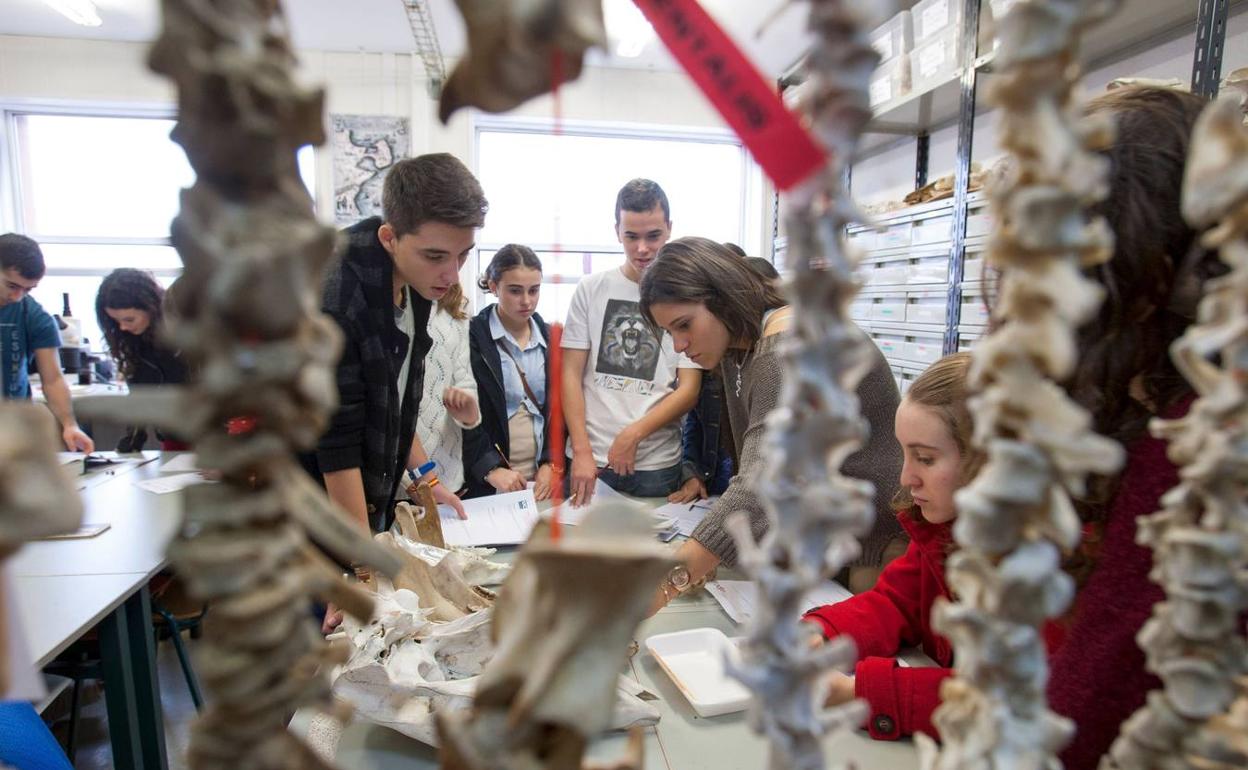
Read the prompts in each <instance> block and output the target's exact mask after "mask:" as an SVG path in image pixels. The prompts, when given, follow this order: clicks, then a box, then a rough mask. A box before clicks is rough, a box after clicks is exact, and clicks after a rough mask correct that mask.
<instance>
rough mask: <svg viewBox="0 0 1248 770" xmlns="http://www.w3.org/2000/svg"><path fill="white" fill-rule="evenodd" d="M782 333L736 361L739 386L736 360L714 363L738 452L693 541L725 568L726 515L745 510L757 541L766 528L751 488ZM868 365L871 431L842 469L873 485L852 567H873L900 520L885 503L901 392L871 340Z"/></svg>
mask: <svg viewBox="0 0 1248 770" xmlns="http://www.w3.org/2000/svg"><path fill="white" fill-rule="evenodd" d="M787 337H788V335H787V334H784V333H781V334H773V335H771V336H769V337H764V338H763V339H762V340H761V341H759V343H758V344H757V345H756V346H755V348H754V352H753V354H751V355H750V356H749V357H748V358H747V359H746V360H745V362H744V363H742V365H741V392H740V395H738V394H737V392H736V383H737V364H736V361H735V360H733V359H731V358H730V357H725V358H724V360H723V362H722V363H721V364H720V376H722V377H723V380H724V398H725V400H726V402H727V404H728V418H729V422H730V423H731V425H730V427H731V432H732V442H733V446H734V448H735V450H736V455H737V458H738V461H737V466H736V467H737V474H736V475H735V476H733V477H732V481H730V482H729V484H728V489H727V490H726V491H725V492H724V494H723V495H722V496H721V497H720V498H719V500H718V502H716V503H715V506H714V507H713V508H712V509H711V510H710V511H709V512H708V513H707V514H706V518H704V519H703V520H702V523H701V524H699V525H698V527H697V528H696V529H695V530H694V531H693V539H694V540H696V541H697V542H699V543H701V544H702V545H703V546H705V547H706V548H707V549H708V550H709V551H711V553H714V554H715V555H716V556H718V557H719V558H720V560H721V561H722V562H723V563H724V564H725V565H727V566H729V567H732V566H735V565H736V563H737V544H736V541H734V540H733V539H732V535H731V534H729V533H728V531H727V530H726V529H725V528H724V520H725V519H726V518H727V517H728V515H729V514H730V513H732V512H734V511H745V512H746V513H748V514H749V517H750V530H751V531H752V532H753V533H754V539H755V541H757V540H758V538H760V537H762V535H763V533H764V532H765V531H766V530H767V515H766V513H765V512H764V511H763V507H762V504H761V503H760V502H759V500H758V498H757V497H756V496H755V494H754V490H753V489H752V488H751V487H750V485H751V483H752V482H753V480H754V479H755V478H757V477H758V474H759V473H760V472H761V471H762V463H763V457H762V447H763V434H764V433H766V431H767V426H766V419H767V415H768V414H769V413H771V411H772V410H773V409H775V408H776V403H777V401H779V399H780V383H781V381H782V378H783V369H782V367H781V362H780V358H779V356H778V355H777V349H778V348H779V346H780V343H781V340H782V339H784V338H787ZM871 353H872V356H873V364H872V366H871V371H870V372H869V373H868V374H867V376H866V377H864V378H863V379H862V382H861V383H860V384H859V385H858V400H859V402H860V404H861V410H862V415H863V416H864V417H865V418H866V419H867V422H868V424H869V428H870V437H869V438H868V440H867V444H866V446H864V447H863V448H862V449H860V450H859V451H858V452H856V453H854V454H853V455H850V457H849V459H847V460H846V461H845V464H844V465H843V466H842V468H841V471H842V472H843V473H844V474H845V475H846V476H852V477H854V478H859V479H864V480H866V481H870V482H871V483H873V484H875V525H874V526H873V527H872V529H871V532H870V533H869V534H868V535H867V536H866V537H865V538H863V540H862V555H861V556H859V557H858V559H857V560H855V561H854V562H853V563H852V565H851V566H857V565H870V566H878V565H879V563H880V559H881V556H882V555H883V551H884V548H885V546H887V545H888V543H889V541H890V540H892V539H893V538H894V537H895V536H897V535H899V534H900V533H901V526H900V525H899V524H898V523H897V517H896V515H895V514H894V513H893V510H892V507H891V506H890V505H889V501H890V500H891V499H892V496H893V492H894V491H895V490H896V489H897V483H898V477H899V475H900V474H901V447H900V446H898V444H897V440H896V438H894V437H893V418H894V415H896V413H897V404H898V402H899V401H900V397H899V396H898V393H897V382H896V381H895V380H894V379H893V375H892V372H891V371H889V368H888V362H887V361H885V360H884V356H883V355H882V354H881V353H880V351H879V349H878V348H876V347H875V346H874V345H872V346H871Z"/></svg>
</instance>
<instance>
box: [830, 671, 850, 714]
mask: <svg viewBox="0 0 1248 770" xmlns="http://www.w3.org/2000/svg"><path fill="white" fill-rule="evenodd" d="M828 677H829V679H828V697H827V699H826V700H825V701H824V705H825V706H828V707H831V706H839V705H841V704H842V703H849V702H850V701H851V700H853V699H854V698H856V697H857V696H856V695H854V678H853V677H852V676H850V675H849V674H842V673H841V672H840V671H829V672H828Z"/></svg>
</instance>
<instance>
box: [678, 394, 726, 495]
mask: <svg viewBox="0 0 1248 770" xmlns="http://www.w3.org/2000/svg"><path fill="white" fill-rule="evenodd" d="M723 404H724V383H723V380H721V379H720V378H719V373H718V372H711V371H708V372H703V373H702V389H701V391H700V392H699V393H698V402H697V404H695V405H694V407H693V410H692V411H690V412H689V414H688V415H686V416H685V422H684V425H683V426H682V428H681V434H682V440H683V445H684V463H683V473H682V476H681V483H684V482H685V481H688V480H689V479H691V478H694V477H695V476H696V477H697V478H700V479H702V483H704V484H706V489H707V493H708V494H712V495H718V494H721V493H722V492H723V491H724V490H725V489H727V488H728V481H729V480H730V479H731V478H732V475H733V473H735V469H734V468H733V464H732V456H731V455H730V454H729V453H728V451H727V450H725V449H723V448H722V447H721V446H720V440H719V436H720V431H721V430H722V429H723V428H725V427H727V426H723V425H720V417H721V415H722V414H723Z"/></svg>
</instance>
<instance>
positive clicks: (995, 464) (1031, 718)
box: [920, 0, 1123, 770]
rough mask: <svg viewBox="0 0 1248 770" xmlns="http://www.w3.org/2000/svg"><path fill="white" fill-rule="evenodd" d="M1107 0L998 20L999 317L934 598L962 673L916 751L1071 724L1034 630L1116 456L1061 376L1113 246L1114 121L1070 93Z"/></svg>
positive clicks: (1000, 748) (997, 742)
mask: <svg viewBox="0 0 1248 770" xmlns="http://www.w3.org/2000/svg"><path fill="white" fill-rule="evenodd" d="M1112 5H1113V3H1104V2H1093V1H1092V0H1019V2H1017V3H1015V4H1014V5H1013V6H1012V7H1011V9H1010V11H1009V12H1008V13H1007V14H1006V15H1005V17H1004V19H1003V20H1002V21H1001V24H1000V27H999V30H998V39H999V41H1000V47H999V49H998V54H997V58H996V65H995V66H996V67H997V69H998V71H999V72H1000V73H1001V74H1000V75H999V76H998V77H999V79H1000V81H999V82H998V83H997V84H996V87H995V88H993V90H992V94H991V96H992V100H993V101H994V102H995V104H996V105H998V106H999V107H1001V113H1002V117H1001V129H1000V132H999V135H1000V136H1001V143H1002V145H1003V147H1004V148H1005V149H1006V150H1008V151H1009V152H1010V154H1011V156H1012V157H1011V160H1012V161H1013V164H1012V166H1011V167H1010V168H1009V170H1008V171H1007V172H1006V173H1005V174H1004V175H1003V177H1002V178H1001V179H999V180H998V181H997V183H996V184H994V185H993V189H992V190H991V197H992V206H993V214H994V217H995V218H996V220H997V227H996V229H995V230H994V232H993V234H992V236H991V239H990V242H989V247H988V248H989V251H988V258H989V260H990V262H991V263H992V264H993V265H994V266H995V267H997V268H998V269H999V270H1001V271H1002V273H1003V278H1002V281H1001V284H1000V291H999V296H998V298H997V300H996V307H995V309H994V320H995V322H996V326H997V329H996V331H994V332H993V333H992V334H990V335H989V336H988V337H986V338H985V339H984V340H982V341H981V342H980V343H979V345H978V346H977V347H976V349H975V351H974V354H973V355H974V358H973V361H972V364H971V369H970V374H969V378H970V386H971V388H972V390H973V391H974V392H975V393H976V395H975V396H973V397H972V398H971V400H970V412H971V414H972V415H973V416H974V418H975V427H974V437H973V442H974V446H975V449H976V450H977V451H979V452H982V453H983V455H984V456H985V458H986V462H985V465H984V466H983V469H982V470H981V471H980V473H979V475H978V476H977V478H976V479H975V480H974V481H973V482H972V483H971V484H970V485H969V486H967V487H965V488H963V489H962V490H960V491H959V492H958V493H957V495H956V498H955V502H956V506H957V511H958V517H957V520H956V523H955V525H954V530H953V531H954V537H955V539H956V540H957V543H958V545H959V546H960V547H961V550H960V551H958V552H956V553H954V554H953V555H952V556H951V557H950V558H949V561H948V566H947V569H946V575H947V579H948V582H949V586H950V588H951V589H952V591H953V593H954V594H955V595H956V596H957V597H958V599H957V601H956V602H953V603H950V602H944V601H941V602H938V603H937V605H936V606H935V608H934V609H933V626H934V627H935V628H936V629H937V630H938V631H939V632H940V633H942V634H944V635H945V636H946V637H948V638H949V640H950V641H951V643H952V645H953V648H954V662H955V666H956V677H954V678H951V679H949V680H948V681H947V682H946V683H945V684H944V686H943V687H942V689H941V698H942V704H941V706H940V707H939V708H938V709H937V711H936V713H935V715H934V717H933V720H934V723H935V725H936V727H937V729H938V730H939V731H940V735H941V738H942V740H943V742H944V743H943V747H942V748H941V749H940V750H939V753H938V752H937V749H936V746H935V744H934V743H933V742H932V741H931V740H930V739H924V740H920V746H921V750H922V752H923V764H924V766H925V767H927V768H947V769H948V770H953V768H968V767H1011V768H1019V769H1020V770H1026V768H1048V767H1055V766H1058V761H1057V759H1056V758H1055V755H1056V753H1057V752H1059V751H1060V750H1061V749H1062V748H1063V747H1064V746H1065V745H1066V744H1067V743H1068V742H1069V740H1070V737H1071V735H1072V734H1073V733H1072V730H1073V725H1072V724H1071V723H1070V721H1069V720H1067V719H1064V718H1062V717H1060V716H1058V715H1057V714H1055V713H1053V712H1052V711H1050V710H1049V708H1048V706H1047V703H1046V700H1045V685H1046V682H1047V680H1048V662H1047V659H1046V653H1045V647H1044V642H1043V637H1042V633H1041V629H1042V626H1043V624H1044V623H1046V622H1047V621H1048V620H1049V619H1051V618H1054V617H1056V616H1058V615H1060V614H1061V613H1063V612H1064V611H1065V610H1066V609H1067V608H1068V607H1069V605H1070V602H1071V599H1072V597H1073V594H1074V583H1073V580H1072V579H1071V577H1070V576H1069V575H1067V574H1066V573H1065V572H1064V571H1063V569H1062V560H1063V553H1069V552H1071V551H1072V550H1073V549H1074V548H1075V547H1076V546H1077V545H1078V543H1079V540H1080V535H1081V530H1082V526H1081V522H1080V519H1079V516H1078V515H1077V513H1076V511H1075V508H1074V506H1073V504H1072V501H1071V498H1072V496H1074V497H1076V498H1077V497H1079V496H1082V495H1083V494H1084V493H1085V487H1086V484H1087V476H1088V475H1089V474H1109V473H1112V472H1114V471H1115V470H1116V469H1118V468H1119V467H1120V466H1121V464H1122V461H1123V451H1122V448H1121V447H1120V446H1118V445H1117V444H1116V443H1114V442H1112V441H1110V440H1108V439H1106V438H1104V437H1101V436H1097V435H1096V434H1094V433H1093V432H1092V430H1091V428H1090V424H1091V420H1090V417H1089V415H1088V414H1087V413H1086V412H1085V411H1084V410H1083V409H1082V408H1080V407H1079V406H1078V405H1077V404H1075V403H1074V402H1072V401H1071V400H1070V399H1069V398H1068V397H1067V396H1066V394H1065V392H1064V391H1063V389H1062V388H1061V387H1060V386H1059V385H1058V384H1057V383H1059V382H1062V381H1064V380H1066V379H1067V378H1068V377H1069V375H1070V374H1071V373H1072V371H1073V367H1074V366H1075V363H1076V358H1077V352H1076V336H1075V331H1076V329H1077V328H1078V327H1079V325H1080V324H1082V323H1083V322H1085V321H1087V320H1088V319H1090V318H1091V317H1093V316H1094V314H1095V313H1096V311H1097V309H1098V308H1099V306H1100V304H1101V300H1102V293H1103V292H1102V291H1101V289H1100V287H1099V286H1098V285H1097V284H1096V283H1094V282H1093V281H1091V280H1089V279H1087V278H1085V277H1084V276H1083V275H1081V270H1084V269H1086V268H1089V267H1091V266H1093V265H1096V264H1099V263H1102V262H1104V261H1105V260H1107V259H1108V258H1109V257H1110V255H1111V254H1112V251H1113V250H1112V241H1113V238H1112V233H1111V232H1110V231H1109V228H1108V226H1107V224H1106V223H1105V221H1104V220H1103V219H1101V218H1093V217H1091V216H1090V215H1089V214H1088V212H1087V210H1086V209H1087V207H1088V206H1089V205H1091V204H1093V203H1095V202H1096V201H1099V200H1101V199H1103V198H1104V197H1105V195H1106V191H1107V183H1106V167H1107V161H1106V160H1105V159H1104V158H1103V157H1100V156H1098V155H1095V154H1093V152H1092V151H1093V150H1095V149H1096V148H1098V147H1103V146H1105V145H1106V144H1107V143H1108V142H1109V141H1110V140H1111V139H1112V126H1111V125H1110V124H1109V123H1108V122H1107V121H1104V120H1101V121H1094V120H1093V119H1091V118H1086V117H1081V110H1080V105H1079V104H1078V103H1077V102H1076V100H1075V99H1074V98H1073V96H1072V92H1073V88H1074V84H1075V83H1076V82H1077V79H1078V77H1079V67H1078V58H1077V44H1078V40H1079V36H1080V33H1081V32H1082V30H1083V29H1084V28H1085V27H1086V26H1088V25H1089V24H1091V23H1092V22H1094V21H1096V20H1097V19H1096V18H1094V15H1095V14H1096V13H1101V14H1103V13H1107V12H1109V11H1111V10H1112V7H1111V6H1112ZM922 738H923V736H920V739H922Z"/></svg>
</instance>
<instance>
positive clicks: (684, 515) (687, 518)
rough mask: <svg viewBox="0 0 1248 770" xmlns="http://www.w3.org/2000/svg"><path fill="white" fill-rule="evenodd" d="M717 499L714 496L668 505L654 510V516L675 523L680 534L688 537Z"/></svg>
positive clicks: (717, 497)
mask: <svg viewBox="0 0 1248 770" xmlns="http://www.w3.org/2000/svg"><path fill="white" fill-rule="evenodd" d="M718 499H719V496H718V495H716V496H714V497H708V498H707V499H705V500H696V501H694V502H692V503H668V504H666V505H660V506H659V507H658V508H655V509H654V513H655V515H656V516H665V517H667V518H669V519H671V520H672V521H674V522H676V527H677V529H678V530H679V531H680V534H682V535H684V536H685V537H689V536H690V535H692V534H693V530H694V528H695V527H697V526H698V524H700V523H702V517H703V516H706V512H707V511H709V510H711V508H712V506H714V505H715V501H716V500H718Z"/></svg>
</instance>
